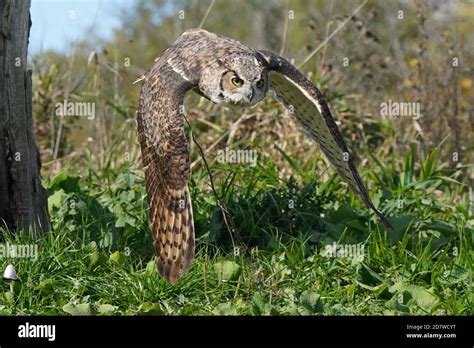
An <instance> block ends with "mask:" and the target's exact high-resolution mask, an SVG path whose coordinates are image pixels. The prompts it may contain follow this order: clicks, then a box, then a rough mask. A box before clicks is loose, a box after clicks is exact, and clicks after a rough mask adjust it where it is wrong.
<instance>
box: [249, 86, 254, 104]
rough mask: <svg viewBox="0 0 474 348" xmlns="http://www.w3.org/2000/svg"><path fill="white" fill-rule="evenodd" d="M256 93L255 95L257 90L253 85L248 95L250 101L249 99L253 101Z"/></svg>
mask: <svg viewBox="0 0 474 348" xmlns="http://www.w3.org/2000/svg"><path fill="white" fill-rule="evenodd" d="M254 95H255V90H254V88H253V87H252V89H251V90H250V95H249V96H248V101H249V103H251V102H252V100H253V96H254Z"/></svg>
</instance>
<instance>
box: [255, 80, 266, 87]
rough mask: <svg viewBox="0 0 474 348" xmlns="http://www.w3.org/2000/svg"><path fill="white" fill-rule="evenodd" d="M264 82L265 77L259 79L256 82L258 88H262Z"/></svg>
mask: <svg viewBox="0 0 474 348" xmlns="http://www.w3.org/2000/svg"><path fill="white" fill-rule="evenodd" d="M264 84H265V81H263V79H260V80H258V81H257V83H256V85H257V87H258V88H262V87H263V85H264Z"/></svg>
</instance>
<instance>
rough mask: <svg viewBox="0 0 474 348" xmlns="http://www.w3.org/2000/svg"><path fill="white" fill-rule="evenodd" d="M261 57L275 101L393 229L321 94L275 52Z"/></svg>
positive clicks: (264, 53)
mask: <svg viewBox="0 0 474 348" xmlns="http://www.w3.org/2000/svg"><path fill="white" fill-rule="evenodd" d="M259 53H260V54H261V55H262V56H263V58H264V59H265V61H266V62H267V63H268V69H269V76H270V88H272V89H273V90H274V92H275V96H276V99H277V100H279V101H280V102H282V103H283V104H284V105H285V106H286V107H287V108H288V109H289V110H290V112H291V113H293V114H294V116H296V118H297V119H298V121H299V122H300V123H301V125H302V126H303V128H304V129H305V130H306V131H307V132H308V133H309V134H310V135H311V137H312V138H313V140H315V141H316V142H318V143H319V145H320V147H321V150H322V151H323V153H324V154H325V155H326V157H327V158H328V159H329V161H330V162H331V163H332V164H333V165H334V166H335V167H336V170H337V172H338V174H339V175H340V176H341V177H342V179H343V180H344V181H345V182H346V183H347V184H348V185H349V187H350V188H351V190H352V191H353V192H354V193H355V194H357V195H359V196H360V197H361V198H362V201H363V202H364V204H365V205H366V206H367V207H368V208H370V209H372V210H373V211H374V212H375V214H376V215H377V216H378V217H379V218H380V220H381V221H382V222H383V224H384V225H385V226H387V227H388V228H390V229H393V226H392V225H391V224H390V222H389V221H388V220H387V219H386V218H385V216H384V215H383V214H382V213H380V212H379V211H378V210H377V209H376V208H375V206H374V204H373V203H372V201H371V199H370V197H369V195H368V193H367V190H366V188H365V186H364V184H363V182H362V179H361V178H360V175H359V173H358V171H357V168H356V166H355V164H354V161H353V159H352V156H351V155H350V153H349V150H348V148H347V145H346V143H345V142H344V139H343V138H342V136H341V133H340V132H339V129H338V127H337V125H336V122H335V121H334V119H333V117H332V115H331V111H330V110H329V107H328V104H327V102H326V99H325V98H324V96H323V95H322V94H321V92H320V91H319V90H318V89H317V88H316V87H315V86H314V85H313V84H312V83H311V82H310V81H309V80H308V79H306V78H305V77H304V76H303V75H302V74H301V73H300V72H299V71H298V70H297V69H296V68H295V67H294V66H293V65H292V64H291V63H290V62H288V61H287V60H286V59H284V58H282V57H280V56H278V55H276V54H274V53H272V52H267V51H259Z"/></svg>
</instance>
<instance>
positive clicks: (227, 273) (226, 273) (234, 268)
mask: <svg viewBox="0 0 474 348" xmlns="http://www.w3.org/2000/svg"><path fill="white" fill-rule="evenodd" d="M214 270H215V271H216V272H217V275H218V276H219V279H221V280H223V281H233V280H237V279H238V278H239V276H240V273H241V272H242V268H241V267H240V265H239V264H238V263H236V262H234V261H222V262H218V263H216V264H214Z"/></svg>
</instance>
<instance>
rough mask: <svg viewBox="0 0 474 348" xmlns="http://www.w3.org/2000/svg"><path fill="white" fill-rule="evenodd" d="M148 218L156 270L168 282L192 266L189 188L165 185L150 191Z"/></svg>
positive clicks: (192, 243) (173, 282) (192, 237)
mask: <svg viewBox="0 0 474 348" xmlns="http://www.w3.org/2000/svg"><path fill="white" fill-rule="evenodd" d="M149 205H150V220H151V221H152V226H151V228H152V233H153V239H154V246H155V251H156V255H157V266H158V271H159V273H160V274H161V275H162V276H163V278H165V279H166V280H167V281H168V282H169V283H171V284H175V283H176V281H177V280H178V278H179V277H180V276H181V275H182V274H183V273H185V272H187V271H188V269H189V268H190V266H191V262H192V260H193V258H194V226H193V213H192V206H191V200H190V196H189V192H188V188H187V187H185V188H183V189H179V190H173V189H170V188H168V189H167V192H166V193H164V192H160V193H159V194H158V195H150V197H149Z"/></svg>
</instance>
